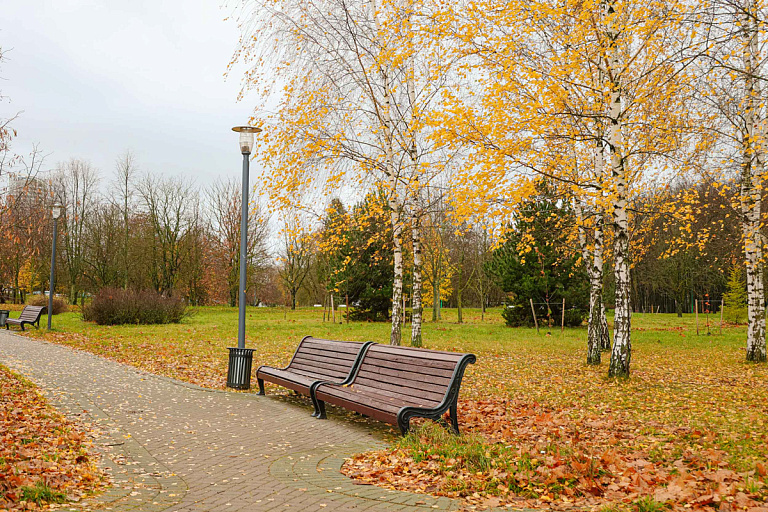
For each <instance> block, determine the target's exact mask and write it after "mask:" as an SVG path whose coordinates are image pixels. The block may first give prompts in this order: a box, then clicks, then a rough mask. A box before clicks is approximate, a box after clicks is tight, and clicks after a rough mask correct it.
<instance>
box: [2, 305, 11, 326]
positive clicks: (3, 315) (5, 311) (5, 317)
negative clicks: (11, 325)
mask: <svg viewBox="0 0 768 512" xmlns="http://www.w3.org/2000/svg"><path fill="white" fill-rule="evenodd" d="M10 314H11V312H10V311H8V310H7V309H0V327H5V321H6V320H8V315H10Z"/></svg>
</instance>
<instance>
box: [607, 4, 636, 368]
mask: <svg viewBox="0 0 768 512" xmlns="http://www.w3.org/2000/svg"><path fill="white" fill-rule="evenodd" d="M616 16H617V13H616V12H615V10H614V8H613V3H612V2H611V3H609V4H608V12H607V29H608V30H607V38H608V41H609V44H610V48H609V53H608V58H609V59H610V62H609V66H608V68H609V69H608V71H609V72H608V73H607V77H606V78H607V80H608V84H607V85H608V87H609V88H610V105H609V109H610V112H609V119H610V123H611V125H610V134H609V149H610V155H611V183H612V188H611V193H612V197H611V201H612V208H613V231H614V242H613V252H614V265H615V268H614V276H615V280H616V311H615V317H614V322H613V323H614V327H613V350H612V351H611V364H610V367H609V368H608V376H609V377H629V366H630V362H631V359H632V339H631V334H632V310H631V284H630V273H629V271H630V264H629V223H628V220H629V219H628V211H627V169H626V162H625V160H624V154H623V153H624V135H623V133H622V123H623V120H622V119H621V115H622V97H621V75H620V66H619V52H618V41H617V39H618V29H617V28H616V19H615V18H616Z"/></svg>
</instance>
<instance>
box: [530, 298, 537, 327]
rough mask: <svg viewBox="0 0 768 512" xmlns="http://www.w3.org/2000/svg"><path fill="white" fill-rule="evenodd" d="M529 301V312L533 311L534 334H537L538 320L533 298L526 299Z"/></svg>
mask: <svg viewBox="0 0 768 512" xmlns="http://www.w3.org/2000/svg"><path fill="white" fill-rule="evenodd" d="M528 300H529V301H531V313H533V323H534V324H535V325H536V334H539V321H538V320H536V310H535V309H534V307H533V299H528Z"/></svg>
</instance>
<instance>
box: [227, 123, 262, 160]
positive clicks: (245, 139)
mask: <svg viewBox="0 0 768 512" xmlns="http://www.w3.org/2000/svg"><path fill="white" fill-rule="evenodd" d="M232 131H233V132H238V133H239V134H240V152H241V153H242V154H244V155H250V154H251V151H252V150H253V134H254V133H259V132H260V131H261V128H258V127H256V126H235V127H234V128H232Z"/></svg>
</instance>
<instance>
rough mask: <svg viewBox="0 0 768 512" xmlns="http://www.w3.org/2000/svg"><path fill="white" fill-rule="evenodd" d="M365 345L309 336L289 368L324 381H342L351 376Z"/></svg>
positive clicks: (302, 341)
mask: <svg viewBox="0 0 768 512" xmlns="http://www.w3.org/2000/svg"><path fill="white" fill-rule="evenodd" d="M364 345H365V343H363V342H360V341H336V340H324V339H321V338H313V337H311V336H307V337H306V338H304V339H303V340H301V343H299V346H298V348H296V352H295V353H294V354H293V359H291V363H290V364H289V365H288V368H289V369H291V370H298V371H299V372H301V373H305V374H311V375H316V376H317V377H318V379H322V380H331V381H341V380H344V379H346V378H347V376H349V373H350V372H351V371H352V369H353V367H354V365H355V362H356V361H357V356H358V354H359V353H360V349H361V348H363V346H364Z"/></svg>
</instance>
